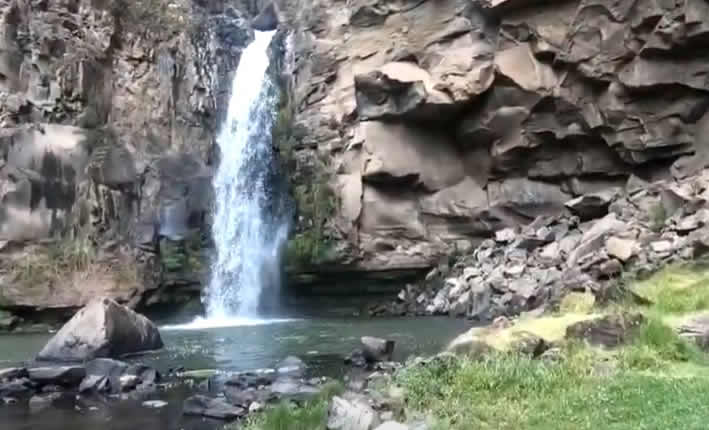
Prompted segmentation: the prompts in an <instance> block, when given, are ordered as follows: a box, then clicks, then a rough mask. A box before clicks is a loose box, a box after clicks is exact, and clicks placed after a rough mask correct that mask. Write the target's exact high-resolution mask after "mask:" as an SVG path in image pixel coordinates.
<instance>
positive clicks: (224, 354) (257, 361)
mask: <svg viewBox="0 0 709 430" xmlns="http://www.w3.org/2000/svg"><path fill="white" fill-rule="evenodd" d="M468 325H469V324H468V323H466V322H464V321H461V320H455V319H449V318H418V319H405V318H401V319H354V318H320V319H318V318H315V319H296V320H290V321H287V322H278V323H272V324H262V325H252V326H244V327H224V328H211V329H200V330H177V329H165V328H162V329H161V333H162V337H163V341H164V343H165V348H164V349H163V350H161V351H159V352H155V353H151V354H149V355H144V356H141V357H136V358H132V359H131V360H133V361H140V362H142V363H145V364H148V365H151V366H153V367H155V368H157V369H158V370H159V371H161V372H163V373H166V372H167V371H168V370H169V369H173V368H176V367H178V366H183V367H185V368H186V369H217V370H219V371H221V372H233V371H242V370H252V369H259V368H266V367H272V366H274V365H275V364H276V363H277V362H278V361H280V360H282V359H283V358H285V357H286V356H288V355H297V356H299V357H301V358H302V359H303V360H304V361H305V362H306V363H308V365H309V366H310V373H311V374H312V375H327V376H333V377H337V376H340V375H341V374H342V373H343V371H344V367H343V362H342V360H343V356H344V355H346V354H348V353H349V352H350V351H351V350H352V349H353V348H355V347H356V346H357V344H358V343H359V338H360V337H361V336H365V335H367V336H378V337H385V338H389V339H393V340H395V341H396V349H395V359H397V360H404V359H405V358H406V357H408V356H410V355H426V354H432V353H435V352H438V351H440V350H441V349H442V348H444V347H445V345H446V344H448V343H449V342H450V341H451V340H452V339H453V338H454V337H455V336H456V335H458V334H460V333H462V332H463V331H464V330H465V329H466V327H467V326H468ZM48 339H49V335H21V336H0V367H6V366H10V365H13V364H17V363H21V362H23V361H25V360H29V359H31V358H32V357H33V356H34V355H35V354H36V353H37V352H38V351H39V350H40V349H41V348H42V346H43V345H44V343H45V342H46V341H47V340H48ZM188 394H189V393H188V392H185V391H184V390H182V389H176V390H173V391H169V392H167V393H163V394H161V395H160V398H162V399H163V400H166V401H168V403H169V405H168V406H167V407H166V408H164V409H161V410H150V409H146V408H143V407H141V406H140V405H139V404H138V403H134V402H130V401H127V402H122V403H120V404H117V403H107V404H100V405H95V406H94V407H95V408H96V409H95V410H89V409H88V408H85V409H82V410H80V411H77V410H61V409H50V410H47V411H45V412H40V413H36V414H32V413H30V412H29V411H28V410H26V408H22V407H16V406H15V407H8V406H2V405H0V429H2V430H5V429H8V430H55V429H57V430H59V429H71V430H89V429H91V430H95V429H101V430H141V429H144V430H148V429H150V430H177V429H185V430H191V429H195V430H200V429H214V428H217V427H218V425H219V423H216V422H214V421H209V420H203V419H189V418H184V417H181V403H182V400H183V399H184V398H185V396H186V395H188Z"/></svg>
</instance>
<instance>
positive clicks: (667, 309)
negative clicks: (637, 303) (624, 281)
mask: <svg viewBox="0 0 709 430" xmlns="http://www.w3.org/2000/svg"><path fill="white" fill-rule="evenodd" d="M630 288H631V290H632V291H633V292H634V293H635V294H637V295H638V296H640V297H642V298H644V299H646V300H648V301H650V302H651V303H652V306H651V308H650V310H651V311H653V312H656V313H659V314H663V315H666V314H684V313H690V312H697V311H701V310H706V309H709V269H707V268H705V267H701V266H699V265H693V266H673V267H668V268H666V269H664V270H662V271H660V272H658V273H656V274H654V275H653V276H651V277H650V278H648V279H646V280H644V281H638V282H634V283H633V284H632V285H631V286H630Z"/></svg>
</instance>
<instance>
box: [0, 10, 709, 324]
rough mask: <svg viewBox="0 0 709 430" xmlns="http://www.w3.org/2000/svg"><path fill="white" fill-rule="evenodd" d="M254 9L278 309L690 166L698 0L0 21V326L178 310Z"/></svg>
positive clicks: (420, 270) (700, 30)
mask: <svg viewBox="0 0 709 430" xmlns="http://www.w3.org/2000/svg"><path fill="white" fill-rule="evenodd" d="M264 10H267V11H269V10H272V11H274V12H275V14H276V15H277V16H278V20H279V21H280V25H279V27H280V29H281V30H280V35H279V36H278V37H277V38H276V39H275V40H278V41H279V43H278V46H274V50H273V55H274V56H276V57H279V58H278V60H279V61H274V63H275V64H276V67H275V68H274V69H273V70H272V73H274V74H275V73H280V77H281V79H280V84H281V89H282V97H281V103H280V106H279V112H278V113H277V115H278V117H277V121H276V125H275V128H274V130H273V132H274V145H276V147H277V149H278V150H279V153H280V156H281V159H282V162H283V168H284V169H285V173H286V175H287V177H288V178H289V179H290V182H291V184H290V185H291V191H292V194H293V197H294V199H295V201H296V204H297V211H296V219H295V222H294V231H293V232H292V237H291V240H290V242H289V246H288V250H287V253H286V254H287V255H286V257H287V271H288V275H289V276H288V283H290V284H291V285H293V286H295V287H302V288H300V289H298V288H296V289H297V291H302V292H306V291H308V289H311V291H324V292H328V293H332V292H357V293H361V292H367V291H376V290H377V288H378V286H377V285H379V284H383V283H384V281H393V282H391V284H392V285H393V286H395V287H397V288H399V287H401V286H402V284H403V283H404V282H405V281H406V280H407V279H409V278H417V277H419V276H422V275H423V274H425V273H426V272H427V271H428V270H429V269H430V268H431V267H433V266H436V265H438V264H439V263H441V262H442V261H444V262H447V261H448V260H449V259H451V257H453V258H455V257H456V256H458V255H461V254H466V253H469V252H470V251H471V250H472V248H474V247H475V246H477V245H478V244H479V243H481V242H482V241H483V240H484V239H486V238H490V237H493V236H494V234H495V232H496V231H498V230H500V229H503V228H505V227H509V226H517V225H521V224H528V223H529V222H531V221H532V220H534V219H535V218H536V217H538V216H539V215H555V214H559V213H562V212H565V211H566V210H567V209H566V207H565V203H566V202H568V201H569V200H571V199H573V198H574V197H577V196H581V195H584V194H588V193H593V192H597V191H600V190H606V189H610V188H623V187H625V186H626V184H628V183H629V181H632V182H634V183H638V182H637V181H636V179H638V178H639V179H642V180H644V181H654V180H656V179H665V178H672V177H675V178H682V177H685V176H688V175H691V174H693V172H695V171H698V170H699V169H701V168H703V167H705V166H706V164H707V163H706V160H707V150H706V148H707V144H709V142H707V140H708V139H709V117H708V116H707V108H708V107H709V58H707V55H706V53H705V51H706V48H707V47H709V3H707V1H706V0H612V1H611V0H564V1H554V2H544V1H531V0H530V1H523V0H479V1H468V0H466V1H463V0H391V1H384V0H348V1H341V0H308V1H305V0H276V1H275V7H274V8H272V7H271V6H269V3H268V2H266V1H260V0H233V1H227V2H224V1H216V0H191V1H188V0H184V1H183V0H180V1H177V0H176V1H174V2H168V1H163V0H142V1H137V2H128V1H126V0H0V16H1V17H2V18H1V19H0V35H1V38H0V308H4V309H10V310H13V311H17V312H20V311H22V310H25V309H36V308H42V309H47V308H49V309H73V308H75V307H77V306H81V305H83V304H84V303H86V301H87V300H88V299H89V298H91V297H94V296H96V295H109V296H111V297H113V298H115V299H117V300H119V301H120V302H123V303H128V304H130V305H133V306H136V305H143V306H150V305H157V304H162V303H169V304H174V303H179V302H183V301H185V300H187V299H188V298H191V297H195V296H197V295H198V294H199V292H200V290H201V288H202V285H203V281H204V279H205V276H206V275H207V271H208V266H209V261H208V254H209V252H210V251H209V249H210V246H211V245H210V243H209V241H210V238H209V224H210V213H211V208H212V204H213V202H212V195H211V194H212V189H211V178H212V175H213V167H214V165H215V163H216V162H217V160H218V158H219V154H217V153H216V151H215V137H216V133H217V131H218V130H217V129H218V126H219V124H220V122H221V118H223V116H224V111H223V110H224V109H225V108H226V106H227V99H228V97H229V94H228V93H229V85H230V82H231V77H232V74H233V72H234V70H235V69H236V66H237V64H238V61H239V56H240V52H241V50H242V49H243V48H244V47H245V46H246V44H247V43H248V41H249V40H250V39H251V38H252V31H253V30H252V29H251V27H252V25H253V26H255V27H259V26H261V25H265V26H266V27H270V26H271V25H272V24H273V22H271V21H273V20H272V19H271V18H273V17H272V16H270V15H269V13H266V15H265V16H264V15H262V16H261V19H260V20H259V19H257V20H256V21H253V22H252V21H251V20H252V18H253V17H255V16H256V15H257V14H258V13H259V12H261V11H264ZM281 45H282V46H281ZM282 55H285V56H284V57H283V58H280V56H282ZM370 281H371V282H370ZM0 319H1V318H0Z"/></svg>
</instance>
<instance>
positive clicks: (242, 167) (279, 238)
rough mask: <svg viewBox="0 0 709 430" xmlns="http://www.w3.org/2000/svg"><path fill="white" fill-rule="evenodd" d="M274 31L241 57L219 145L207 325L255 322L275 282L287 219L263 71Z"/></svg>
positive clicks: (273, 95) (270, 88)
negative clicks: (272, 139)
mask: <svg viewBox="0 0 709 430" xmlns="http://www.w3.org/2000/svg"><path fill="white" fill-rule="evenodd" d="M274 34H275V31H269V32H259V31H257V32H255V39H254V40H253V42H251V44H250V45H249V46H248V47H246V49H245V50H244V52H243V53H242V56H241V61H240V62H239V67H238V69H237V71H236V74H235V76H234V80H233V82H232V90H231V99H230V100H229V108H228V111H227V116H226V120H225V122H224V124H223V125H222V128H221V131H220V134H219V137H218V140H217V143H218V145H219V149H220V152H221V161H220V164H219V167H218V170H217V173H216V176H215V178H214V189H215V195H216V210H215V214H214V223H213V226H212V233H213V236H214V243H215V246H216V261H215V262H214V264H213V267H212V277H211V280H210V282H209V286H208V289H207V292H206V295H205V297H204V298H205V304H206V309H207V320H213V321H219V320H222V321H223V320H228V319H233V318H241V319H244V318H254V317H255V316H256V315H257V314H258V311H259V302H260V298H261V295H262V292H264V291H269V293H270V292H271V291H272V290H274V289H275V288H278V286H279V284H280V252H281V249H282V246H283V244H284V242H285V241H286V239H287V234H288V216H287V211H286V210H285V205H284V203H283V202H284V198H285V197H284V190H282V189H281V187H279V186H278V184H277V182H278V181H277V178H278V171H277V168H276V166H277V161H276V158H275V155H274V152H273V146H272V142H271V127H272V125H273V121H274V116H275V107H276V102H277V91H276V88H275V85H274V84H273V83H272V82H271V80H270V79H269V77H268V74H267V69H268V66H269V52H268V51H269V49H268V48H269V44H270V42H271V39H272V38H273V35H274Z"/></svg>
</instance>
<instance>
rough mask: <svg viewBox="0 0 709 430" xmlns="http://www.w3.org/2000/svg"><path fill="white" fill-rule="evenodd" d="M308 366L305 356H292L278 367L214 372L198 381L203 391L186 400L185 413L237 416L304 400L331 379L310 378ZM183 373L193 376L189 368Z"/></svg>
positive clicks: (231, 418)
mask: <svg viewBox="0 0 709 430" xmlns="http://www.w3.org/2000/svg"><path fill="white" fill-rule="evenodd" d="M306 369H307V366H306V364H305V363H304V362H303V361H302V360H301V359H299V358H298V357H293V356H291V357H287V358H286V359H284V360H283V361H281V362H280V363H278V364H277V365H276V367H275V368H274V369H261V370H259V371H251V372H243V373H237V374H231V375H219V374H215V375H211V376H209V378H207V379H205V380H203V381H202V382H201V383H200V384H199V385H198V391H199V393H197V394H195V395H193V396H191V397H189V398H188V399H186V400H185V401H184V405H183V410H184V413H185V414H186V415H199V416H204V417H209V418H214V419H221V420H234V419H237V418H242V417H244V416H246V415H247V414H249V413H251V412H257V411H260V410H262V409H263V408H264V407H266V406H267V405H268V404H271V403H274V402H277V401H292V402H294V403H302V402H303V401H306V400H308V399H310V398H312V397H313V396H315V395H317V394H318V393H319V392H320V390H321V389H322V387H323V384H324V383H325V382H327V378H318V377H313V378H306V374H305V373H306ZM183 377H184V378H191V376H190V374H189V372H188V373H187V374H186V375H183Z"/></svg>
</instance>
